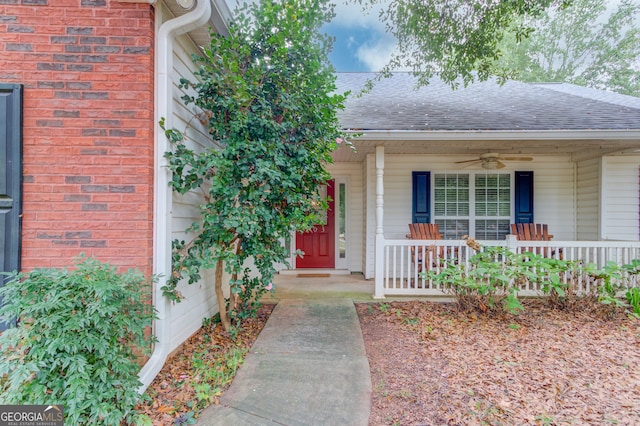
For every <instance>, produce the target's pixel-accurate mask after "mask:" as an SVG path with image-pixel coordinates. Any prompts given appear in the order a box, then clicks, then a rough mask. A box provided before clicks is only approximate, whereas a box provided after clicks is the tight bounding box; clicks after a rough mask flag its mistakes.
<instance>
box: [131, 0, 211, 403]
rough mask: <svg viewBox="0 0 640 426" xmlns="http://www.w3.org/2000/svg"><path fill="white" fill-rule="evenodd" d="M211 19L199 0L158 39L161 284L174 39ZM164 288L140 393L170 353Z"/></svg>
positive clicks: (156, 258)
mask: <svg viewBox="0 0 640 426" xmlns="http://www.w3.org/2000/svg"><path fill="white" fill-rule="evenodd" d="M210 17H211V0H198V4H197V6H196V7H195V9H193V10H192V11H191V12H188V13H187V14H185V15H182V16H180V17H178V18H174V19H171V20H169V21H167V22H165V23H163V24H162V25H161V26H160V29H159V30H158V35H157V39H156V101H155V114H154V120H155V123H156V126H155V132H154V139H155V154H154V155H155V167H154V230H153V233H154V236H153V240H154V255H153V273H154V275H156V276H157V277H159V279H160V280H166V279H167V278H168V277H170V276H171V210H172V193H171V189H170V188H169V181H170V178H171V173H170V171H169V169H168V168H167V161H166V159H165V158H164V153H165V152H166V151H168V150H169V143H168V141H167V138H166V137H165V135H164V132H163V131H162V129H161V128H160V127H159V125H158V124H157V123H158V122H159V121H160V119H161V118H164V119H165V128H167V129H170V128H172V127H173V116H172V115H173V111H172V102H173V97H172V89H173V82H172V80H171V74H172V72H173V41H174V38H175V37H177V36H179V35H182V34H185V33H187V32H189V31H191V30H194V29H196V28H199V27H201V26H203V25H205V24H207V22H208V21H209V18H210ZM161 287H162V284H161V283H159V282H158V283H156V284H154V289H153V304H154V306H155V308H156V310H157V313H158V319H157V320H156V321H155V324H154V330H153V333H154V334H155V336H156V338H157V340H158V341H157V343H156V344H155V346H154V349H153V353H152V354H151V358H149V361H147V363H146V364H145V365H144V366H143V367H142V370H140V373H139V375H138V376H139V379H140V382H141V383H142V386H141V387H140V389H139V392H140V393H142V392H144V391H145V389H146V388H147V387H148V386H149V385H150V384H151V381H152V380H153V379H154V378H155V377H156V375H157V374H158V373H159V372H160V370H161V369H162V366H163V365H164V363H165V362H166V360H167V357H168V355H169V350H170V349H169V345H170V338H171V326H170V319H171V316H170V309H171V304H170V302H169V300H168V299H167V297H165V296H163V294H162V290H161V289H160V288H161Z"/></svg>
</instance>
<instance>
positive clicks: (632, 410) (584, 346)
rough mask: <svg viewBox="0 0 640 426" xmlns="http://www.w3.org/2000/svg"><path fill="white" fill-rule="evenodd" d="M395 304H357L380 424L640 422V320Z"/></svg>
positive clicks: (376, 420) (374, 422)
mask: <svg viewBox="0 0 640 426" xmlns="http://www.w3.org/2000/svg"><path fill="white" fill-rule="evenodd" d="M385 305H386V306H385V308H384V312H383V311H382V310H381V309H379V308H378V307H377V305H376V304H372V305H368V304H359V305H357V306H356V308H357V310H358V314H359V317H360V322H361V326H362V332H363V336H364V340H365V346H366V350H367V356H368V358H369V365H370V368H371V374H372V383H374V395H373V403H372V413H371V417H370V424H371V425H386V424H402V425H444V424H451V425H475V424H478V425H480V424H492V425H498V424H503V425H565V424H566V425H568V424H586V425H591V424H615V423H617V424H640V368H638V367H639V366H640V351H639V350H638V349H639V346H640V343H639V342H640V321H638V320H636V319H631V318H628V317H626V316H624V315H621V316H619V317H616V318H614V319H612V320H609V321H602V320H599V319H597V318H595V317H593V316H589V315H586V314H572V313H566V312H561V311H554V310H548V309H545V308H544V307H542V306H531V307H527V310H526V312H525V313H522V314H520V315H519V316H517V317H514V316H504V317H502V318H491V317H486V316H483V315H480V316H476V317H470V316H469V315H465V314H461V313H459V312H457V311H456V310H455V309H454V308H453V307H452V306H451V305H446V304H437V303H430V302H420V301H412V302H392V303H386V304H385ZM371 306H373V309H371ZM389 313H393V314H392V315H390V314H389ZM407 318H410V319H411V320H410V321H407V320H406V319H407ZM416 318H417V320H414V319H416ZM376 384H377V385H376ZM407 395H411V397H410V398H408V397H406V396H407Z"/></svg>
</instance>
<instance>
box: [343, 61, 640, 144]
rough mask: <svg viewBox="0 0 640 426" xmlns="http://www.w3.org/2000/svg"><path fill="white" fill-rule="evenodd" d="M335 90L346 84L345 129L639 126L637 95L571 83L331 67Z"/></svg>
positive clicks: (608, 127)
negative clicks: (387, 74) (385, 74)
mask: <svg viewBox="0 0 640 426" xmlns="http://www.w3.org/2000/svg"><path fill="white" fill-rule="evenodd" d="M337 77H338V78H337V82H336V84H337V87H338V92H344V91H347V90H351V92H352V95H351V96H350V97H349V98H348V100H347V103H346V108H345V110H344V111H341V112H340V114H339V118H340V122H341V124H342V126H343V127H344V128H346V129H362V130H413V131H418V130H438V131H443V130H453V131H466V130H469V131H471V130H473V131H478V130H510V131H514V130H532V131H535V130H614V129H615V130H623V129H634V130H638V129H640V98H635V97H632V96H625V95H620V94H616V93H611V92H605V91H600V90H594V89H588V88H583V87H578V86H574V85H571V84H538V83H521V82H516V81H508V82H507V83H505V84H504V85H502V86H500V85H499V84H497V83H496V82H495V81H487V82H480V83H474V84H471V85H469V86H468V87H466V88H462V87H461V88H459V89H457V90H452V89H451V88H450V86H449V85H447V84H445V83H443V82H442V81H439V80H437V79H433V80H432V82H431V83H430V84H429V85H428V86H426V87H422V88H420V89H418V90H416V89H415V79H414V77H413V76H411V75H410V74H408V73H395V74H394V76H393V77H392V78H387V79H382V80H381V81H377V82H375V85H374V88H373V89H372V91H371V92H370V93H366V94H364V95H362V96H361V97H357V96H355V94H357V93H359V92H360V91H361V89H362V88H363V87H364V84H365V82H366V81H367V80H368V79H373V78H374V77H375V74H373V73H338V74H337Z"/></svg>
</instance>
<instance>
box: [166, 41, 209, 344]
mask: <svg viewBox="0 0 640 426" xmlns="http://www.w3.org/2000/svg"><path fill="white" fill-rule="evenodd" d="M174 46H175V48H174V52H175V54H174V58H173V66H174V73H173V75H172V80H173V84H174V90H173V104H172V110H173V125H174V127H175V128H176V129H178V130H180V131H182V132H183V133H185V135H186V139H187V143H188V144H189V145H190V147H191V148H193V149H195V150H201V149H202V148H204V147H205V146H210V145H211V143H212V142H211V140H210V138H209V137H208V135H207V131H206V129H205V128H204V127H203V126H202V125H201V124H200V122H199V121H198V120H197V119H195V118H194V117H195V116H194V111H195V110H194V107H193V105H189V106H185V105H184V102H183V101H182V100H181V97H182V95H183V94H184V92H183V89H179V88H178V85H179V83H180V78H181V77H184V78H187V79H191V80H193V77H192V76H191V74H190V70H191V69H193V67H194V66H193V63H192V61H191V54H192V53H197V50H196V48H195V46H194V45H193V43H192V42H191V41H190V39H188V38H187V37H186V36H182V37H179V38H178V39H177V40H176V41H175V45H174ZM200 202H202V196H201V194H198V193H195V192H192V193H188V194H185V195H179V194H176V193H174V196H173V210H172V212H171V215H172V220H171V229H172V230H173V231H172V240H173V239H179V240H185V241H189V239H190V238H191V237H192V236H190V235H187V234H185V229H187V227H189V226H190V225H191V224H192V223H193V222H194V221H196V220H198V217H199V210H198V207H197V206H198V204H199V203H200ZM202 276H203V278H202V280H201V281H199V282H197V283H194V284H187V283H186V282H184V283H181V284H180V285H179V287H178V291H180V293H182V295H183V296H184V299H183V300H182V301H181V302H180V303H176V304H173V305H172V306H171V308H170V313H169V315H170V318H171V343H170V350H173V349H175V348H177V347H178V346H179V345H180V344H181V343H182V342H184V341H185V340H186V339H187V338H188V337H189V336H191V335H192V334H193V333H195V332H196V331H197V330H198V329H199V328H200V326H201V325H202V319H203V318H205V317H211V316H212V315H214V314H215V313H216V312H218V306H217V300H216V296H215V291H214V271H213V270H210V271H206V272H205V273H203V274H202Z"/></svg>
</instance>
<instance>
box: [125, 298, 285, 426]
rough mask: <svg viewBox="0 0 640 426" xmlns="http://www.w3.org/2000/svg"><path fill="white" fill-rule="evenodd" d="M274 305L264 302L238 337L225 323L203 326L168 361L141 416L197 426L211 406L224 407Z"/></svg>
mask: <svg viewBox="0 0 640 426" xmlns="http://www.w3.org/2000/svg"><path fill="white" fill-rule="evenodd" d="M274 306H275V305H274V304H270V303H264V304H263V305H262V306H260V308H259V309H258V311H257V314H256V316H255V317H251V318H247V319H245V320H244V321H243V323H242V327H240V328H239V329H238V333H237V334H236V335H234V336H231V335H230V334H229V333H226V332H225V331H224V329H223V327H222V324H221V323H220V321H219V320H216V319H207V321H203V326H202V328H200V330H198V332H197V333H196V334H194V335H193V336H191V337H190V338H189V339H188V340H187V341H186V342H185V343H183V345H182V346H181V347H180V348H179V349H178V350H177V351H176V353H175V354H173V356H171V357H170V358H169V359H168V360H167V362H166V363H165V365H164V367H162V370H161V371H160V373H159V374H158V376H156V378H155V379H154V380H153V382H152V383H151V385H150V386H149V388H148V389H147V391H146V393H145V396H146V398H144V399H143V400H142V401H141V402H140V403H139V404H138V405H137V406H136V411H137V412H138V413H139V414H141V415H145V416H148V417H149V418H150V419H151V420H152V422H153V424H154V425H186V424H194V423H195V422H196V418H197V417H198V416H199V415H200V412H201V411H202V410H203V409H204V408H205V407H207V406H209V405H211V404H219V400H220V397H221V396H222V394H223V393H224V391H225V390H226V389H227V388H228V387H229V385H230V384H231V381H232V379H233V377H234V376H235V373H236V371H237V369H238V368H239V367H240V365H241V364H242V363H243V362H244V357H245V355H246V354H247V352H248V350H249V348H250V347H251V346H252V345H253V343H254V342H255V340H256V339H257V337H258V335H259V334H260V331H261V330H262V328H263V327H264V325H265V323H266V322H267V319H268V318H269V315H270V314H271V311H272V310H273V308H274ZM136 426H139V425H136Z"/></svg>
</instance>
